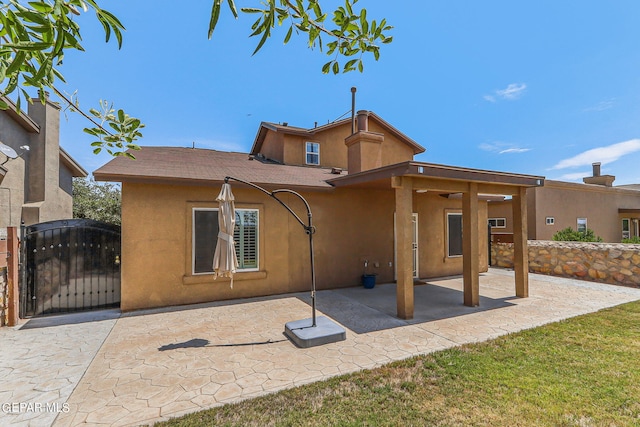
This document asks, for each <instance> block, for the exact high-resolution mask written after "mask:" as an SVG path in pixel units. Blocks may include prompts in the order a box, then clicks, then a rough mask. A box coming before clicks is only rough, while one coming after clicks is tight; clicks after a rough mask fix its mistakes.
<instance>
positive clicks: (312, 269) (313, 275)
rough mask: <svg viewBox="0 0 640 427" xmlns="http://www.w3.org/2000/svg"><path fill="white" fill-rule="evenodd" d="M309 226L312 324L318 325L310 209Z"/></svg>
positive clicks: (309, 214) (312, 229)
mask: <svg viewBox="0 0 640 427" xmlns="http://www.w3.org/2000/svg"><path fill="white" fill-rule="evenodd" d="M308 216H309V226H308V228H307V230H308V231H307V233H308V234H309V252H310V253H309V259H311V319H312V321H311V322H312V323H311V326H313V327H315V326H316V269H315V262H314V256H313V231H314V230H315V229H314V228H313V224H312V218H311V211H310V210H309V213H308Z"/></svg>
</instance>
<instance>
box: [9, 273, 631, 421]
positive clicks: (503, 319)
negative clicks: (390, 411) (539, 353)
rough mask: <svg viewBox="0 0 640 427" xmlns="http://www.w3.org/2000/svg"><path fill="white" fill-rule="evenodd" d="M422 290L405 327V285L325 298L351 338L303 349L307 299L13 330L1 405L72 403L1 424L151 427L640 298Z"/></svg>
mask: <svg viewBox="0 0 640 427" xmlns="http://www.w3.org/2000/svg"><path fill="white" fill-rule="evenodd" d="M415 292H416V298H415V317H414V319H412V320H409V321H405V320H400V319H398V318H396V317H395V285H394V284H386V285H376V287H375V288H374V289H364V288H349V289H341V290H333V291H321V292H318V295H317V302H318V311H319V314H320V313H321V314H322V315H324V316H327V317H329V318H331V319H332V320H334V321H335V322H337V323H339V324H340V325H341V326H343V327H344V328H345V329H346V330H347V333H346V335H347V336H346V340H345V341H340V342H335V343H331V344H327V345H323V346H319V347H312V348H302V349H301V348H297V347H296V346H295V345H294V344H293V343H292V342H291V341H289V340H288V339H286V337H284V335H283V333H282V331H283V325H284V324H285V323H287V322H289V321H291V320H295V319H299V318H305V317H308V316H309V313H310V307H309V305H308V304H307V303H306V302H305V300H306V299H307V298H308V295H307V294H292V295H283V296H278V297H273V298H255V299H247V300H242V301H228V302H217V303H210V304H201V305H196V306H189V307H179V308H173V309H165V310H151V311H146V312H137V313H129V314H125V315H122V316H121V317H120V318H118V319H117V320H116V319H102V320H97V321H95V322H90V323H76V324H60V325H57V326H49V327H43V328H34V329H25V330H20V329H16V328H4V329H0V342H1V343H2V346H3V348H11V349H12V350H11V351H8V352H3V356H2V357H1V358H0V374H2V377H3V378H4V380H3V382H1V383H0V387H2V388H0V404H3V403H9V404H12V403H18V404H19V403H23V402H24V403H29V402H31V403H35V402H41V403H43V404H46V403H50V402H51V403H53V402H55V403H60V405H63V406H61V410H60V411H57V412H56V411H49V412H47V411H40V412H36V411H28V410H18V411H14V412H12V411H3V412H0V424H1V425H5V424H16V425H24V426H31V425H33V426H36V425H47V426H48V425H55V426H76V425H104V426H126V425H141V424H148V423H152V422H154V421H158V420H163V419H167V418H169V417H174V416H178V415H181V414H184V413H188V412H193V411H197V410H200V409H204V408H211V407H215V406H219V405H222V404H225V403H229V402H237V401H239V400H242V399H247V398H251V397H256V396H259V395H263V394H266V393H272V392H276V391H278V390H282V389H285V388H290V387H295V386H298V385H302V384H306V383H309V382H313V381H318V380H322V379H326V378H330V377H332V376H335V375H339V374H343V373H349V372H354V371H357V370H361V369H365V368H373V367H377V366H380V365H382V364H384V363H388V362H391V361H394V360H400V359H404V358H407V357H411V356H414V355H418V354H425V353H429V352H433V351H437V350H441V349H445V348H450V347H453V346H456V345H459V344H463V343H468V342H478V341H484V340H487V339H490V338H494V337H497V336H500V335H504V334H507V333H511V332H516V331H519V330H522V329H527V328H531V327H535V326H539V325H542V324H545V323H549V322H553V321H557V320H561V319H565V318H569V317H573V316H576V315H580V314H585V313H589V312H593V311H597V310H599V309H602V308H605V307H610V306H614V305H618V304H621V303H625V302H629V301H634V300H638V299H640V289H631V288H620V287H615V286H611V285H601V284H596V283H589V282H579V281H574V280H568V279H556V278H553V277H547V276H539V275H533V274H532V275H530V297H529V298H525V299H520V298H515V297H514V296H513V295H514V294H515V290H514V279H513V272H510V271H505V270H497V269H492V270H491V271H490V272H489V273H487V274H483V275H482V277H481V279H480V294H481V296H482V298H481V300H480V304H481V306H480V307H475V308H470V307H465V306H463V305H462V279H461V278H458V277H452V278H443V279H438V280H429V281H428V284H425V285H419V286H416V288H415ZM5 342H8V343H9V345H10V346H11V347H5V346H4V344H5ZM9 393H10V394H9ZM5 408H6V405H5Z"/></svg>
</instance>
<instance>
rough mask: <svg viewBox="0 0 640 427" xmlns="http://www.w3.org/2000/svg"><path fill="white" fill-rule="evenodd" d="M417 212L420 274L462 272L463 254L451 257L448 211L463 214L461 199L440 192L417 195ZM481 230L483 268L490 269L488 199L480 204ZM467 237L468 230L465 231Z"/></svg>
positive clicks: (479, 218) (423, 275)
mask: <svg viewBox="0 0 640 427" xmlns="http://www.w3.org/2000/svg"><path fill="white" fill-rule="evenodd" d="M413 205H414V211H415V212H417V213H418V233H419V236H420V241H419V248H418V249H419V254H418V256H419V266H418V267H419V269H420V277H422V278H430V277H438V276H451V275H456V274H461V273H462V257H461V256H458V257H448V256H447V235H446V232H445V230H446V222H447V213H462V204H461V201H460V200H459V199H447V198H444V197H441V196H439V195H437V194H433V193H426V194H416V195H414V197H413ZM478 209H479V212H478V233H479V236H480V271H481V272H483V271H487V268H488V264H487V263H488V252H489V250H488V233H487V227H486V224H487V202H485V201H480V202H479V203H478ZM463 238H464V230H463Z"/></svg>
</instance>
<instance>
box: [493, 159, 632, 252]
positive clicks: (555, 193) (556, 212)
mask: <svg viewBox="0 0 640 427" xmlns="http://www.w3.org/2000/svg"><path fill="white" fill-rule="evenodd" d="M614 180H615V177H614V176H612V175H601V174H600V164H599V163H594V164H593V176H590V177H586V178H584V179H583V181H584V184H579V183H571V182H562V181H552V180H546V181H545V184H544V187H538V188H535V189H533V190H531V191H529V192H528V194H527V211H528V220H529V224H528V230H529V235H528V238H529V239H530V240H552V238H553V235H554V234H555V233H557V232H558V231H560V230H562V229H564V228H567V227H571V228H572V229H574V230H586V229H587V228H590V229H592V230H593V231H594V233H595V234H596V236H600V237H602V239H603V240H604V241H605V242H608V243H620V242H621V241H622V239H624V238H630V237H638V236H639V235H640V226H639V222H640V191H639V190H640V186H637V185H621V186H613V181H614ZM489 223H490V224H491V226H492V230H491V234H492V236H493V241H503V242H510V241H513V240H512V234H513V220H512V217H511V201H510V200H504V201H497V202H493V201H492V202H490V203H489Z"/></svg>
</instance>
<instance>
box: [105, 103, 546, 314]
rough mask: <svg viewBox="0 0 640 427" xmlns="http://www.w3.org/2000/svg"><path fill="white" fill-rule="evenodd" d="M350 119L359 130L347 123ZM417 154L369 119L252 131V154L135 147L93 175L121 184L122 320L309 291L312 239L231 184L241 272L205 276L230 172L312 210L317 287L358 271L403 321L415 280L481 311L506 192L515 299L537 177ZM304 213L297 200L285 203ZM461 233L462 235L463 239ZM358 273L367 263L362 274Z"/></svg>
mask: <svg viewBox="0 0 640 427" xmlns="http://www.w3.org/2000/svg"><path fill="white" fill-rule="evenodd" d="M356 124H357V125H356ZM423 151H424V148H423V147H422V146H420V145H419V144H418V143H416V142H415V141H413V140H412V139H411V138H409V137H408V136H406V135H404V134H403V133H402V132H400V131H399V130H398V129H396V128H394V127H393V126H392V125H391V124H389V123H387V122H386V121H385V120H383V119H382V118H381V117H379V116H378V115H376V114H375V113H373V112H369V111H359V112H358V115H357V120H356V119H355V118H354V120H353V122H352V120H350V119H345V120H341V121H337V122H335V123H331V124H327V125H324V126H319V127H313V128H311V129H307V128H300V127H293V126H289V125H288V124H286V123H283V124H275V123H264V122H263V123H262V124H261V125H260V127H259V129H258V132H257V135H256V137H255V141H254V144H253V147H252V149H251V151H250V152H249V153H232V152H222V151H215V150H203V149H193V148H172V147H143V148H142V150H141V151H140V152H137V153H136V158H137V159H136V160H135V161H133V160H130V159H125V158H123V157H121V158H115V159H113V160H111V161H110V162H109V163H107V164H106V165H104V166H102V167H101V168H99V169H98V170H96V171H95V172H94V176H95V179H96V180H100V181H117V182H121V183H122V264H121V272H122V302H121V309H122V310H123V311H127V310H134V309H142V308H149V307H160V306H169V305H178V304H187V303H198V302H206V301H215V300H225V299H232V298H241V297H254V296H263V295H274V294H283V293H288V292H298V291H306V290H309V288H310V282H309V274H310V267H309V255H308V246H307V245H308V239H307V238H306V235H305V234H304V232H303V230H302V228H301V227H300V225H299V224H298V223H297V222H296V221H295V219H294V218H292V217H291V216H290V215H289V214H288V213H287V212H286V211H285V210H284V209H283V208H282V206H280V205H279V204H278V203H277V202H276V201H274V200H272V199H270V198H269V197H267V196H265V195H264V194H263V193H261V192H259V191H258V190H255V189H252V188H249V187H247V186H243V185H242V184H239V183H233V182H232V186H233V191H234V194H235V203H236V209H237V210H238V214H237V228H236V233H235V236H234V237H235V240H236V247H237V251H238V255H239V259H240V270H239V272H238V273H237V274H236V275H235V277H234V284H233V288H231V287H230V286H229V280H228V279H220V278H218V279H217V280H214V276H213V271H212V265H211V264H212V263H211V261H212V257H213V252H214V250H215V244H216V243H215V242H216V235H217V207H218V204H217V202H215V198H216V196H217V195H218V192H219V190H220V186H221V184H222V183H223V181H224V178H225V177H226V176H232V177H236V178H240V179H242V180H245V181H248V182H253V183H255V184H258V185H261V186H263V187H266V188H268V189H270V190H273V189H277V188H289V189H293V190H296V191H298V192H299V193H300V194H302V195H303V196H304V197H305V198H306V199H307V200H308V202H309V204H310V206H311V209H312V212H313V220H314V225H315V226H316V228H317V233H316V234H315V236H314V245H315V263H316V280H317V288H318V289H330V288H339V287H349V286H357V285H358V284H359V283H360V277H361V275H362V274H363V273H364V272H365V269H366V272H367V273H375V274H377V280H378V282H379V283H380V282H392V281H394V280H395V281H396V282H397V295H396V296H397V310H398V316H399V317H401V318H412V317H413V309H414V293H413V286H414V280H415V279H420V278H429V277H436V276H447V275H458V274H462V275H463V277H464V298H463V300H464V301H463V302H464V303H465V304H467V305H470V306H475V305H478V302H479V293H478V292H479V291H478V286H479V275H480V272H482V271H485V270H486V269H487V258H488V256H487V251H486V248H487V245H488V235H487V226H486V224H487V218H488V216H487V200H488V199H489V198H490V195H492V194H500V195H510V196H512V197H513V199H514V200H516V201H519V203H514V204H513V205H512V206H513V207H512V209H513V217H514V218H521V219H522V220H518V221H516V224H515V229H516V234H517V236H520V237H519V238H518V237H516V240H517V243H516V268H515V269H516V279H515V282H516V283H515V294H516V295H517V296H520V297H526V296H527V294H528V276H527V268H526V266H527V264H528V263H527V251H526V236H527V230H526V225H527V223H526V209H525V202H526V192H527V189H529V188H532V187H537V186H540V185H543V184H544V179H543V177H539V176H530V175H521V174H512V173H503V172H494V171H485V170H477V169H468V168H461V167H455V166H446V165H439V164H431V163H424V162H417V161H414V160H413V158H414V156H415V155H416V154H418V153H421V152H423ZM284 200H285V202H286V203H288V204H290V205H291V207H292V208H293V209H294V210H298V212H300V213H301V214H302V213H303V212H304V210H303V206H302V204H301V203H300V202H299V201H298V200H297V199H296V198H295V197H293V196H292V197H290V198H287V197H286V196H285V198H284ZM463 230H464V231H463ZM365 264H366V267H365Z"/></svg>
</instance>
